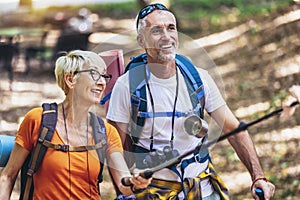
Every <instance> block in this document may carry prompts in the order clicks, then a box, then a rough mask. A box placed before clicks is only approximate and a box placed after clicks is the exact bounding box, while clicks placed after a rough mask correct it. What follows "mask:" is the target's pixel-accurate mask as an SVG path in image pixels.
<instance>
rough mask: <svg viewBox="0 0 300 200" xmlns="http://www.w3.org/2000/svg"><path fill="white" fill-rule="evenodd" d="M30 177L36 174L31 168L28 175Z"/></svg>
mask: <svg viewBox="0 0 300 200" xmlns="http://www.w3.org/2000/svg"><path fill="white" fill-rule="evenodd" d="M26 174H27V175H28V176H31V177H32V176H33V174H34V170H33V169H30V168H28V170H27V173H26Z"/></svg>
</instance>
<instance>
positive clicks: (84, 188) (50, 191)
mask: <svg viewBox="0 0 300 200" xmlns="http://www.w3.org/2000/svg"><path fill="white" fill-rule="evenodd" d="M42 112H43V109H42V108H41V107H39V108H34V109H32V110H31V111H29V112H28V113H27V114H26V115H25V118H24V120H23V122H22V123H21V126H20V128H19V131H18V134H17V136H16V143H18V144H19V145H21V146H22V147H24V148H25V149H27V150H28V151H31V150H32V149H33V147H34V146H35V144H36V141H37V137H38V133H39V130H40V125H41V116H42ZM105 126H106V133H107V139H108V140H107V143H108V144H107V151H106V153H107V155H108V156H109V155H110V154H111V153H113V152H121V153H122V143H121V139H120V137H119V135H118V132H117V130H116V129H115V128H114V127H113V126H111V125H110V124H108V123H105ZM51 142H52V143H56V144H62V143H63V141H62V140H61V138H60V137H59V135H58V132H57V130H55V132H54V135H53V138H52V141H51ZM99 171H100V163H99V159H98V156H97V152H96V150H93V151H87V152H62V151H57V150H54V149H51V148H48V150H47V152H46V154H45V157H44V159H43V162H42V164H41V166H40V168H39V169H38V171H37V172H36V173H35V174H34V186H35V187H34V199H37V200H45V199H89V198H90V195H91V197H92V199H98V200H100V199H101V197H100V196H99V194H98V185H97V178H98V174H99ZM89 182H90V183H89Z"/></svg>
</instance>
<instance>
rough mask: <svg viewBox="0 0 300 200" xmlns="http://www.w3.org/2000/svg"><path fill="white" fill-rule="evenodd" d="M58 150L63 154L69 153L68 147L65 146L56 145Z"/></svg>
mask: <svg viewBox="0 0 300 200" xmlns="http://www.w3.org/2000/svg"><path fill="white" fill-rule="evenodd" d="M58 147H59V148H58V150H60V151H63V152H69V149H70V146H69V145H66V144H58Z"/></svg>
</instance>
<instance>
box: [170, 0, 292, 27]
mask: <svg viewBox="0 0 300 200" xmlns="http://www.w3.org/2000/svg"><path fill="white" fill-rule="evenodd" d="M171 3H172V4H171V10H172V11H173V12H174V13H175V15H177V16H180V20H182V21H184V22H182V23H183V24H188V25H187V28H186V29H188V31H190V30H189V29H190V28H188V27H191V26H196V27H198V29H199V27H200V28H201V29H205V26H206V27H207V26H209V27H210V29H212V28H213V29H216V30H218V28H220V26H227V25H228V24H232V22H237V21H243V20H247V19H249V18H252V17H253V16H257V15H261V16H265V15H268V14H269V13H271V12H273V11H274V10H276V9H278V8H280V7H283V6H289V5H291V4H292V3H293V0H273V1H269V0H173V1H171ZM183 29H185V27H183ZM183 31H184V30H183Z"/></svg>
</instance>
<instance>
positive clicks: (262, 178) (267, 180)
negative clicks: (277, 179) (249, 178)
mask: <svg viewBox="0 0 300 200" xmlns="http://www.w3.org/2000/svg"><path fill="white" fill-rule="evenodd" d="M259 180H264V181H265V182H270V181H269V179H267V178H265V177H261V178H257V179H255V180H254V181H253V182H252V185H251V191H252V190H253V186H254V184H255V183H256V182H257V181H259Z"/></svg>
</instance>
